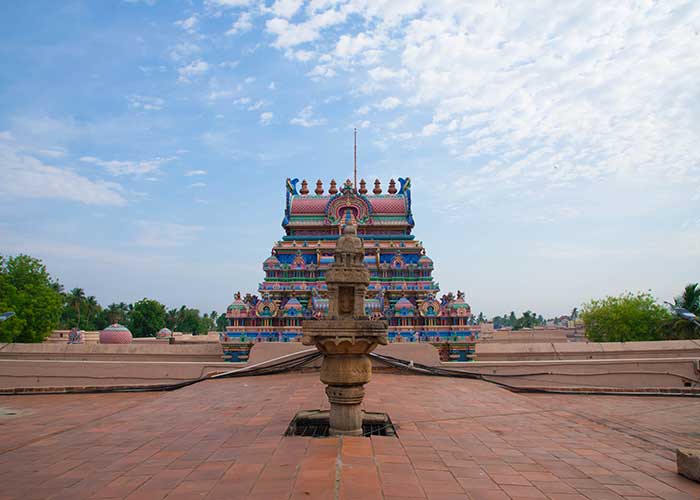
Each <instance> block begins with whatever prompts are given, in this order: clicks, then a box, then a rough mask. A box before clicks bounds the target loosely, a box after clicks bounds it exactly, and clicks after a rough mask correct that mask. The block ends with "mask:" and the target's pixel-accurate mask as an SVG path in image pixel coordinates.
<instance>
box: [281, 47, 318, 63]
mask: <svg viewBox="0 0 700 500" xmlns="http://www.w3.org/2000/svg"><path fill="white" fill-rule="evenodd" d="M284 55H285V57H286V58H287V59H292V60H294V61H300V62H308V61H310V60H311V59H313V58H314V57H316V53H315V52H313V51H311V50H291V49H290V50H287V51H286V52H285V53H284Z"/></svg>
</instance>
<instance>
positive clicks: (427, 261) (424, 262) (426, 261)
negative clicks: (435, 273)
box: [418, 255, 433, 268]
mask: <svg viewBox="0 0 700 500" xmlns="http://www.w3.org/2000/svg"><path fill="white" fill-rule="evenodd" d="M418 267H423V268H432V267H433V259H431V258H430V257H428V256H427V255H423V256H421V258H420V259H418Z"/></svg>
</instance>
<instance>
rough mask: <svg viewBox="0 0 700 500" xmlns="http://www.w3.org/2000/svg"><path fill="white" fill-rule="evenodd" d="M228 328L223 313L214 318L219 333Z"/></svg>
mask: <svg viewBox="0 0 700 500" xmlns="http://www.w3.org/2000/svg"><path fill="white" fill-rule="evenodd" d="M227 326H228V319H227V318H226V314H225V313H221V314H220V315H219V317H218V318H216V329H217V330H218V331H220V332H223V331H226V327H227Z"/></svg>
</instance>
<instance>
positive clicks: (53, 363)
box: [0, 340, 700, 390]
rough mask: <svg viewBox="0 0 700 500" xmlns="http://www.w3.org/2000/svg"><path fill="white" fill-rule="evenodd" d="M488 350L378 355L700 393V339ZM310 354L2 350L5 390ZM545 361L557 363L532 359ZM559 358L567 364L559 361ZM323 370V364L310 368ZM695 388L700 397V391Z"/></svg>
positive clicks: (283, 348) (183, 373) (143, 381)
mask: <svg viewBox="0 0 700 500" xmlns="http://www.w3.org/2000/svg"><path fill="white" fill-rule="evenodd" d="M483 347H486V348H487V350H488V349H492V352H491V354H492V359H493V358H495V357H496V356H500V357H501V358H502V359H499V360H495V359H493V360H491V361H484V357H485V356H484V352H483V349H482V352H481V357H480V359H481V361H477V362H470V363H458V362H450V363H441V362H440V360H439V358H438V352H437V349H435V348H434V347H433V346H432V345H430V344H428V343H405V344H389V345H387V346H379V347H378V348H377V350H376V352H377V353H379V354H384V355H387V356H392V357H395V358H400V359H405V360H413V361H414V362H415V363H419V364H423V365H430V366H442V367H445V368H450V369H454V370H463V371H468V372H473V373H480V374H482V375H484V376H485V377H489V376H492V377H493V375H503V374H507V375H511V376H509V377H493V380H495V381H499V382H505V383H507V384H509V385H511V386H514V387H543V388H550V389H551V388H555V389H556V388H563V389H572V388H573V389H586V390H588V389H594V390H595V389H600V388H612V389H619V390H623V389H624V390H640V389H647V390H648V389H649V388H651V389H652V390H653V389H654V388H660V389H664V388H666V389H667V388H676V389H686V390H688V386H687V385H686V384H690V385H691V386H692V384H693V381H694V380H700V341H697V340H696V341H669V342H629V343H626V344H614V343H610V344H599V343H580V344H578V343H567V344H558V343H557V344H551V343H550V344H496V343H494V344H480V345H479V346H478V348H483ZM478 348H477V349H478ZM307 349H310V348H309V347H308V346H304V345H302V344H301V343H298V342H293V343H275V342H266V343H260V344H255V345H254V346H253V349H252V351H251V355H250V360H249V361H248V363H240V364H238V363H228V362H221V354H222V353H221V347H220V346H219V345H215V344H194V345H187V344H175V345H170V344H167V343H156V344H131V345H98V344H78V345H68V344H0V389H9V388H37V387H53V388H56V387H58V388H60V387H110V386H125V385H126V386H130V385H153V384H164V383H172V382H178V381H183V380H190V379H194V378H197V377H200V376H201V375H203V374H206V373H210V372H224V371H229V370H234V369H237V368H239V367H242V366H246V365H253V364H257V363H261V362H265V361H269V360H272V359H274V358H278V357H280V356H283V355H286V354H290V353H293V352H298V351H302V350H307ZM567 349H568V351H567ZM528 356H530V357H529V358H528ZM538 356H539V357H547V356H548V357H549V359H541V360H533V359H532V357H538ZM553 356H559V357H560V359H553V358H552V357H553ZM567 356H569V357H567ZM517 358H520V359H517ZM523 358H526V359H523ZM592 358H597V359H592ZM373 365H374V369H375V370H382V369H386V366H385V365H384V364H382V363H379V362H377V361H376V360H373ZM318 366H320V360H317V361H316V363H315V365H312V366H310V367H309V368H314V367H318ZM512 375H517V376H512ZM684 377H685V378H684ZM435 380H436V383H440V382H439V380H440V379H439V378H436V379H435ZM230 383H235V382H233V381H231V382H230ZM694 387H695V390H700V384H698V383H696V384H695V386H694Z"/></svg>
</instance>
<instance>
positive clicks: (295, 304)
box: [283, 297, 303, 316]
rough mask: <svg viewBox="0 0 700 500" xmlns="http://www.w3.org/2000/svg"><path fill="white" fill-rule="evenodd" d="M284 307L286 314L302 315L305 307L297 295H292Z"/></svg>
mask: <svg viewBox="0 0 700 500" xmlns="http://www.w3.org/2000/svg"><path fill="white" fill-rule="evenodd" d="M283 309H284V315H285V316H301V313H302V309H303V307H302V305H301V302H299V300H297V298H296V297H292V298H291V299H289V300H288V301H287V303H286V304H285V305H284V308H283Z"/></svg>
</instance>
